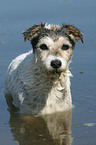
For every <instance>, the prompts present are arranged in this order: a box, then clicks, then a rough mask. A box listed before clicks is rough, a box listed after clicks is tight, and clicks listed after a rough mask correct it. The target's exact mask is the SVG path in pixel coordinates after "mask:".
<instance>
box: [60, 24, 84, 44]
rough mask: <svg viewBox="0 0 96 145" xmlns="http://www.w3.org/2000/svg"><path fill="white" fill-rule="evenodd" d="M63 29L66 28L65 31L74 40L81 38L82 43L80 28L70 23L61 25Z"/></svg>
mask: <svg viewBox="0 0 96 145" xmlns="http://www.w3.org/2000/svg"><path fill="white" fill-rule="evenodd" d="M61 28H63V29H66V33H67V35H68V36H70V37H71V39H74V40H75V41H77V40H79V39H81V41H82V43H84V42H83V34H82V33H81V32H80V30H79V29H78V28H76V27H74V26H72V25H64V24H63V25H62V27H61Z"/></svg>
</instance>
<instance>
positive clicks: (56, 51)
mask: <svg viewBox="0 0 96 145" xmlns="http://www.w3.org/2000/svg"><path fill="white" fill-rule="evenodd" d="M23 35H24V40H25V41H26V40H30V41H31V44H32V46H33V51H29V52H28V53H25V54H22V55H20V56H18V57H17V58H15V59H14V60H13V61H12V62H11V64H10V65H9V68H8V72H7V78H6V82H5V94H6V100H7V103H8V106H9V108H11V111H12V109H13V108H15V109H17V110H18V111H20V113H25V114H50V113H54V112H59V111H65V110H68V109H71V108H72V99H71V92H70V76H71V73H70V71H69V62H70V60H71V56H72V53H73V49H74V47H75V44H76V42H77V40H79V39H81V41H82V42H83V36H82V34H81V32H80V30H79V29H77V28H75V27H73V26H72V25H64V24H63V25H62V26H61V27H60V26H58V25H47V24H45V23H41V24H40V25H34V26H33V27H31V28H29V29H28V30H26V31H24V32H23Z"/></svg>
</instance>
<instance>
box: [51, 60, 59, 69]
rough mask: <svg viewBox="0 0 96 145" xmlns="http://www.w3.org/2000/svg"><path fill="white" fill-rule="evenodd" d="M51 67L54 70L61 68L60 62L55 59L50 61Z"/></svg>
mask: <svg viewBox="0 0 96 145" xmlns="http://www.w3.org/2000/svg"><path fill="white" fill-rule="evenodd" d="M51 66H52V67H53V68H55V69H58V68H60V67H61V61H60V60H58V59H56V60H52V61H51Z"/></svg>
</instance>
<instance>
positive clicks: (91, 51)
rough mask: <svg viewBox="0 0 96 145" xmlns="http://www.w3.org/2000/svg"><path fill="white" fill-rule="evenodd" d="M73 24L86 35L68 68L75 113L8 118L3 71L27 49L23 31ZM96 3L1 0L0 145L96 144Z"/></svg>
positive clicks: (49, 0)
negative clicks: (35, 27)
mask: <svg viewBox="0 0 96 145" xmlns="http://www.w3.org/2000/svg"><path fill="white" fill-rule="evenodd" d="M40 22H48V23H55V24H62V22H64V23H66V24H73V25H74V26H77V27H78V28H80V29H81V31H82V32H83V34H84V45H83V44H81V42H80V41H79V42H78V44H77V45H76V48H75V49H74V53H73V58H72V63H71V65H70V70H71V72H72V74H73V77H72V78H71V90H72V98H73V104H74V106H75V107H74V109H72V111H71V110H70V111H67V112H64V113H59V114H58V113H56V114H54V115H49V116H45V117H44V118H40V117H33V116H23V115H21V116H20V115H11V116H10V114H9V112H8V111H7V104H6V101H5V98H4V93H3V89H4V81H5V76H6V70H7V67H8V65H9V63H10V62H11V60H12V59H13V58H15V57H16V56H17V55H19V54H21V53H24V52H26V51H29V50H30V49H31V45H30V43H29V42H26V43H24V41H23V36H22V34H21V33H22V32H23V30H25V29H27V28H29V27H31V26H32V25H33V24H37V23H40ZM95 31H96V1H95V0H80V1H77V0H35V1H34V0H27V1H25V0H16V1H12V0H1V1H0V145H18V144H19V145H96V32H95Z"/></svg>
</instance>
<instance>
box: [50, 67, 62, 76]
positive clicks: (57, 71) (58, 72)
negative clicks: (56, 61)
mask: <svg viewBox="0 0 96 145" xmlns="http://www.w3.org/2000/svg"><path fill="white" fill-rule="evenodd" d="M62 72H64V70H61V69H57V68H54V69H51V70H47V74H48V75H51V76H53V77H55V76H60V75H61V73H62Z"/></svg>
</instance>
